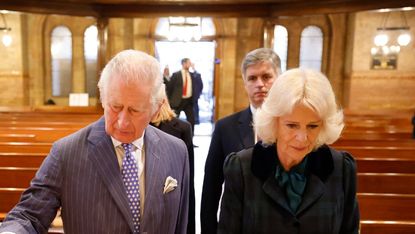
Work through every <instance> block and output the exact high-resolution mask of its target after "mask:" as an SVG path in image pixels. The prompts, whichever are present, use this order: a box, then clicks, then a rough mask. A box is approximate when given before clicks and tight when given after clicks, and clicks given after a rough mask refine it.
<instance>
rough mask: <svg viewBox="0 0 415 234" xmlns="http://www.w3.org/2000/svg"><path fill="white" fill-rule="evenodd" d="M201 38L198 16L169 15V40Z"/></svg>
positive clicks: (200, 25)
mask: <svg viewBox="0 0 415 234" xmlns="http://www.w3.org/2000/svg"><path fill="white" fill-rule="evenodd" d="M201 38H202V24H201V18H200V17H169V33H168V39H169V40H170V41H174V40H178V41H199V40H200V39H201Z"/></svg>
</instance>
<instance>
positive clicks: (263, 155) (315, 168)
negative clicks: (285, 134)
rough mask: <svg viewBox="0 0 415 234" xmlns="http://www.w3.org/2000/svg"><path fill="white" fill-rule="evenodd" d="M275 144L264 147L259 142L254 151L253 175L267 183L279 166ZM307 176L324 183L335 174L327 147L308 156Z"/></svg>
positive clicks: (324, 146) (322, 147)
mask: <svg viewBox="0 0 415 234" xmlns="http://www.w3.org/2000/svg"><path fill="white" fill-rule="evenodd" d="M275 147H276V146H275V144H273V145H270V146H266V147H265V146H263V145H262V144H261V142H258V143H257V144H256V145H255V146H254V149H253V151H252V163H251V170H252V173H253V174H254V175H255V176H256V177H258V178H259V179H261V180H262V181H265V180H266V179H267V178H268V177H270V176H273V175H274V174H275V168H276V166H277V164H279V160H278V156H277V150H276V148H275ZM307 157H308V161H307V165H306V172H305V173H306V175H307V177H308V176H309V175H310V174H314V175H316V176H317V177H319V178H320V180H322V181H323V182H324V181H325V180H326V179H327V177H328V176H329V175H330V174H331V173H332V172H333V168H334V164H333V157H332V155H331V152H330V148H329V147H328V146H327V145H323V146H321V147H319V148H318V149H317V150H316V151H313V152H311V153H309V154H308V155H307Z"/></svg>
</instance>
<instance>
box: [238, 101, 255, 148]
mask: <svg viewBox="0 0 415 234" xmlns="http://www.w3.org/2000/svg"><path fill="white" fill-rule="evenodd" d="M238 130H239V136H240V138H241V140H242V143H243V146H244V148H249V147H251V146H253V145H254V144H255V142H254V140H255V139H254V131H253V129H252V113H251V110H250V108H249V107H248V108H247V109H245V110H244V111H242V112H241V115H240V116H239V119H238Z"/></svg>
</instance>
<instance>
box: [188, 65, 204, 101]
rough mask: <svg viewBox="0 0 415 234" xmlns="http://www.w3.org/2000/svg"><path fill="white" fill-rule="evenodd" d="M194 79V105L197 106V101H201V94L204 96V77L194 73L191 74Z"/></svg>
mask: <svg viewBox="0 0 415 234" xmlns="http://www.w3.org/2000/svg"><path fill="white" fill-rule="evenodd" d="M190 76H191V77H192V99H193V104H197V100H199V97H200V94H202V90H203V81H202V76H201V75H200V73H199V72H196V71H195V72H192V73H190Z"/></svg>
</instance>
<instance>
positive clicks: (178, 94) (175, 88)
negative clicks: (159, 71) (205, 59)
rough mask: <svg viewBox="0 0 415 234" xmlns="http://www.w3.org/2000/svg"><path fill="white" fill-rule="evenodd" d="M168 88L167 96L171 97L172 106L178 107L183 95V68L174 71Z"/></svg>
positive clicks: (173, 107)
mask: <svg viewBox="0 0 415 234" xmlns="http://www.w3.org/2000/svg"><path fill="white" fill-rule="evenodd" d="M166 88H167V89H166V90H167V98H168V99H169V103H170V106H171V108H172V109H177V107H178V106H179V105H180V102H181V101H182V96H183V77H182V71H181V70H180V71H177V72H175V73H173V75H172V76H171V77H170V81H169V82H168V83H167V87H166Z"/></svg>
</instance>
